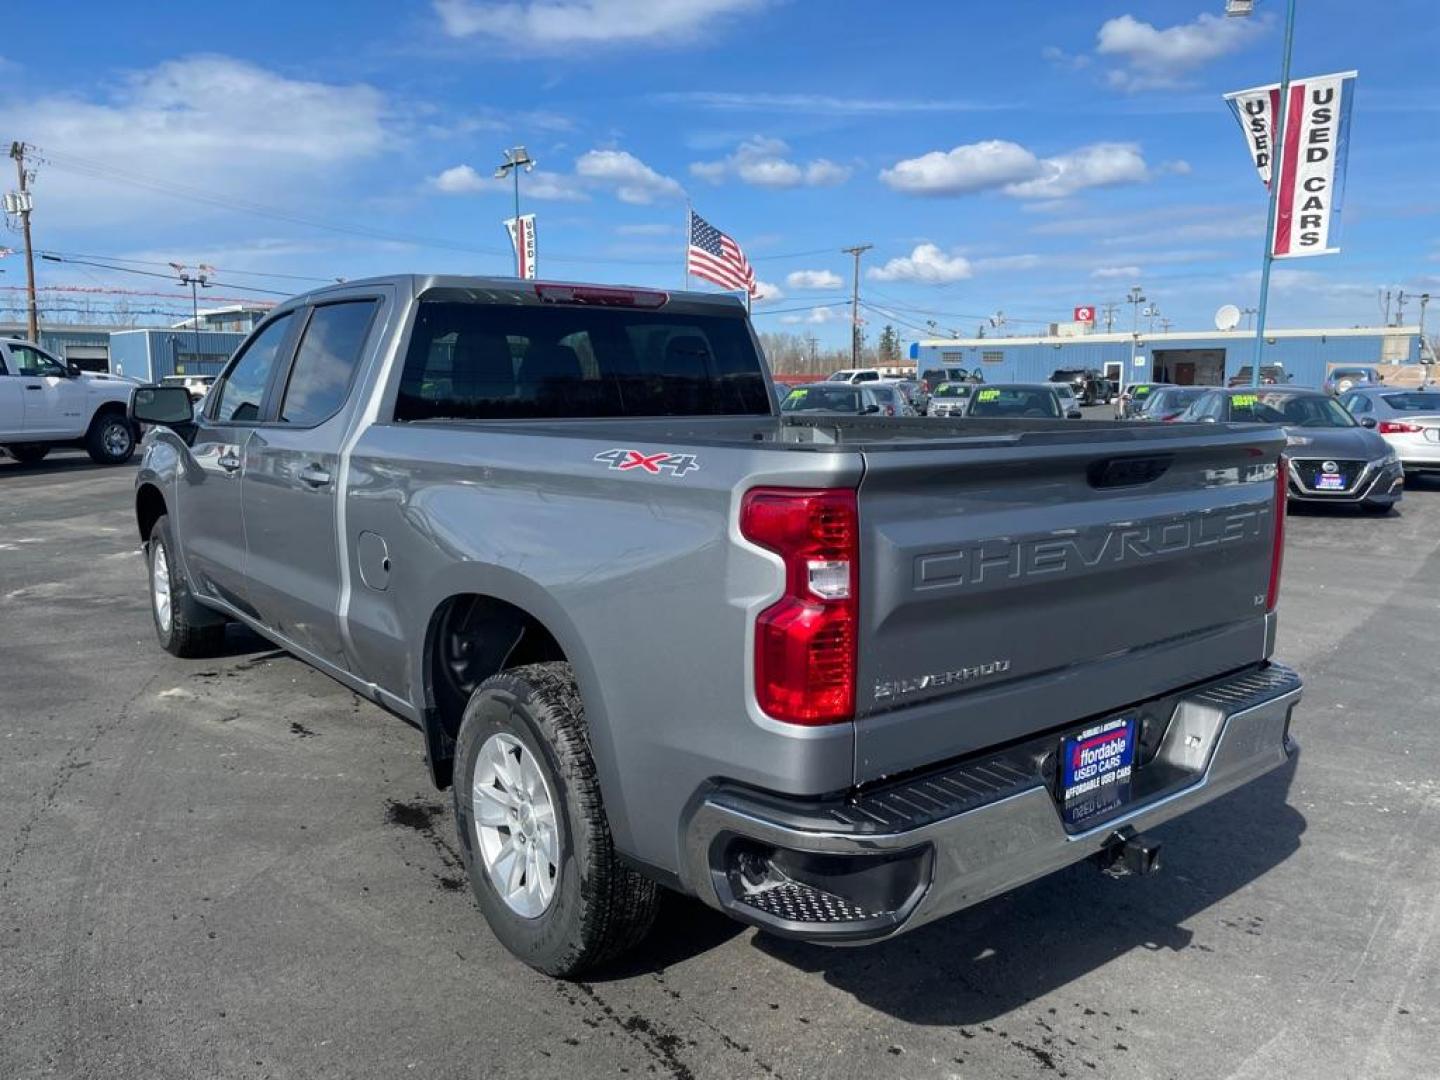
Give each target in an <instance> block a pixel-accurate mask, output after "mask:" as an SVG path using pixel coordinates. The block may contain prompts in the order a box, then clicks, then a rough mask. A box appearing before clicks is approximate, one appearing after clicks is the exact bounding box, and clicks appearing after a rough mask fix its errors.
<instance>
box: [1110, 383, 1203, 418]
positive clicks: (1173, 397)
mask: <svg viewBox="0 0 1440 1080" xmlns="http://www.w3.org/2000/svg"><path fill="white" fill-rule="evenodd" d="M1209 392H1210V387H1208V386H1152V387H1151V388H1150V393H1149V395H1148V396H1146V397H1144V398H1142V399H1141V402H1142V404H1141V405H1140V407H1139V408H1138V409H1135V410H1132V411H1131V413H1130V416H1129V419H1131V420H1148V421H1158V422H1160V423H1165V424H1168V423H1173V422H1174V421H1176V420H1179V419H1180V417H1182V416H1183V415H1185V410H1186V409H1188V408H1189V407H1190V406H1191V405H1193V404H1194V403H1195V402H1196V401H1198V400H1199V399H1200V397H1201V396H1202V395H1204V394H1207V393H1209Z"/></svg>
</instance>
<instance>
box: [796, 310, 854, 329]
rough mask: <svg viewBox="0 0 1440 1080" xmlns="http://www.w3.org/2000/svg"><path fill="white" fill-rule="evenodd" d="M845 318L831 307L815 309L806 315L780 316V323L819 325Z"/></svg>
mask: <svg viewBox="0 0 1440 1080" xmlns="http://www.w3.org/2000/svg"><path fill="white" fill-rule="evenodd" d="M844 317H845V316H844V315H842V314H841V313H840V312H838V311H836V310H835V309H834V308H832V307H817V308H815V309H814V310H813V311H811V312H810V313H809V314H808V315H782V316H780V321H781V322H782V323H789V324H790V325H791V326H795V325H797V324H799V323H811V324H814V325H817V326H818V325H820V324H822V323H830V322H838V321H840V320H841V319H843V318H844Z"/></svg>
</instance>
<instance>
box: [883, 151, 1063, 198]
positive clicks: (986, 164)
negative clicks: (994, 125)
mask: <svg viewBox="0 0 1440 1080" xmlns="http://www.w3.org/2000/svg"><path fill="white" fill-rule="evenodd" d="M1040 175H1042V166H1041V164H1040V160H1039V159H1038V158H1037V157H1036V156H1035V155H1034V154H1033V153H1031V152H1030V151H1029V150H1027V149H1025V147H1023V146H1021V145H1019V144H1018V143H1013V142H1007V141H1006V140H1004V139H987V140H986V141H984V142H978V143H969V144H967V145H965V146H957V147H955V148H954V149H953V150H946V151H941V150H932V151H931V152H930V153H928V154H922V155H921V156H920V157H917V158H909V159H907V160H904V161H899V162H896V163H895V164H894V165H893V166H892V167H890V168H888V169H885V170H883V171H882V172H881V173H880V179H881V180H883V181H884V182H885V183H886V184H888V185H889V186H890V187H892V188H894V189H895V190H896V191H903V192H906V193H908V194H911V195H963V194H966V193H968V192H972V191H984V190H987V189H989V188H997V187H1002V186H1004V185H1006V184H1014V183H1019V182H1022V181H1025V180H1029V179H1032V178H1034V177H1037V176H1040Z"/></svg>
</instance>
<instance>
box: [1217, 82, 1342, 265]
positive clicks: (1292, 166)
mask: <svg viewBox="0 0 1440 1080" xmlns="http://www.w3.org/2000/svg"><path fill="white" fill-rule="evenodd" d="M1355 75H1356V73H1355V72H1353V71H1343V72H1340V73H1338V74H1335V75H1318V76H1316V77H1314V78H1311V79H1296V80H1295V81H1293V82H1292V83H1291V84H1290V100H1289V102H1288V103H1287V106H1286V111H1285V145H1284V146H1282V147H1280V148H1279V154H1278V157H1279V160H1280V168H1279V184H1280V192H1279V196H1278V199H1277V202H1276V210H1275V234H1274V236H1272V237H1271V247H1270V251H1271V254H1272V255H1273V256H1274V257H1275V258H1277V259H1293V258H1298V257H1300V256H1304V255H1333V254H1335V253H1336V252H1338V251H1339V250H1340V249H1339V248H1338V247H1336V246H1334V244H1335V242H1336V241H1337V240H1338V238H1339V232H1340V203H1341V197H1342V195H1343V194H1344V190H1345V166H1346V159H1347V156H1348V151H1349V145H1350V108H1351V104H1352V103H1353V101H1354V97H1355ZM1225 101H1226V104H1228V105H1229V106H1230V111H1231V112H1233V113H1234V114H1235V118H1236V119H1237V120H1238V121H1239V122H1240V127H1241V130H1242V131H1244V133H1245V141H1246V144H1247V145H1248V146H1249V148H1250V159H1251V161H1253V162H1254V164H1255V169H1256V171H1257V172H1258V173H1259V174H1260V181H1261V183H1263V184H1264V185H1265V186H1266V187H1267V188H1268V187H1269V186H1270V182H1271V176H1272V166H1273V163H1274V160H1275V158H1276V157H1277V154H1276V153H1275V149H1276V148H1275V113H1276V110H1277V109H1278V108H1279V107H1280V87H1279V85H1278V84H1272V85H1270V86H1257V87H1255V88H1254V89H1251V90H1238V91H1236V92H1235V93H1233V94H1226V95H1225Z"/></svg>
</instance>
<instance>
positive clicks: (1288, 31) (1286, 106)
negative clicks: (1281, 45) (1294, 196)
mask: <svg viewBox="0 0 1440 1080" xmlns="http://www.w3.org/2000/svg"><path fill="white" fill-rule="evenodd" d="M1294 40H1295V0H1287V3H1286V5H1285V52H1284V59H1283V60H1282V61H1281V64H1280V101H1279V104H1278V105H1277V106H1276V109H1275V146H1274V148H1273V151H1274V152H1273V154H1272V157H1271V160H1272V161H1273V162H1274V165H1273V166H1272V168H1271V169H1270V209H1269V211H1268V213H1267V214H1266V215H1265V259H1264V261H1263V262H1262V263H1261V264H1260V302H1259V304H1257V305H1256V310H1255V323H1256V326H1255V355H1254V359H1253V360H1252V361H1251V362H1250V385H1251V386H1259V385H1260V361H1261V358H1262V357H1263V356H1264V352H1265V309H1266V307H1267V305H1268V304H1269V301H1270V264H1271V263H1273V262H1274V261H1275V239H1274V238H1275V212H1276V208H1277V206H1278V205H1279V202H1280V174H1281V172H1282V170H1283V169H1284V168H1285V165H1286V162H1285V160H1284V154H1285V118H1286V116H1287V114H1288V113H1289V112H1290V47H1291V45H1292V44H1293V42H1294Z"/></svg>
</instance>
